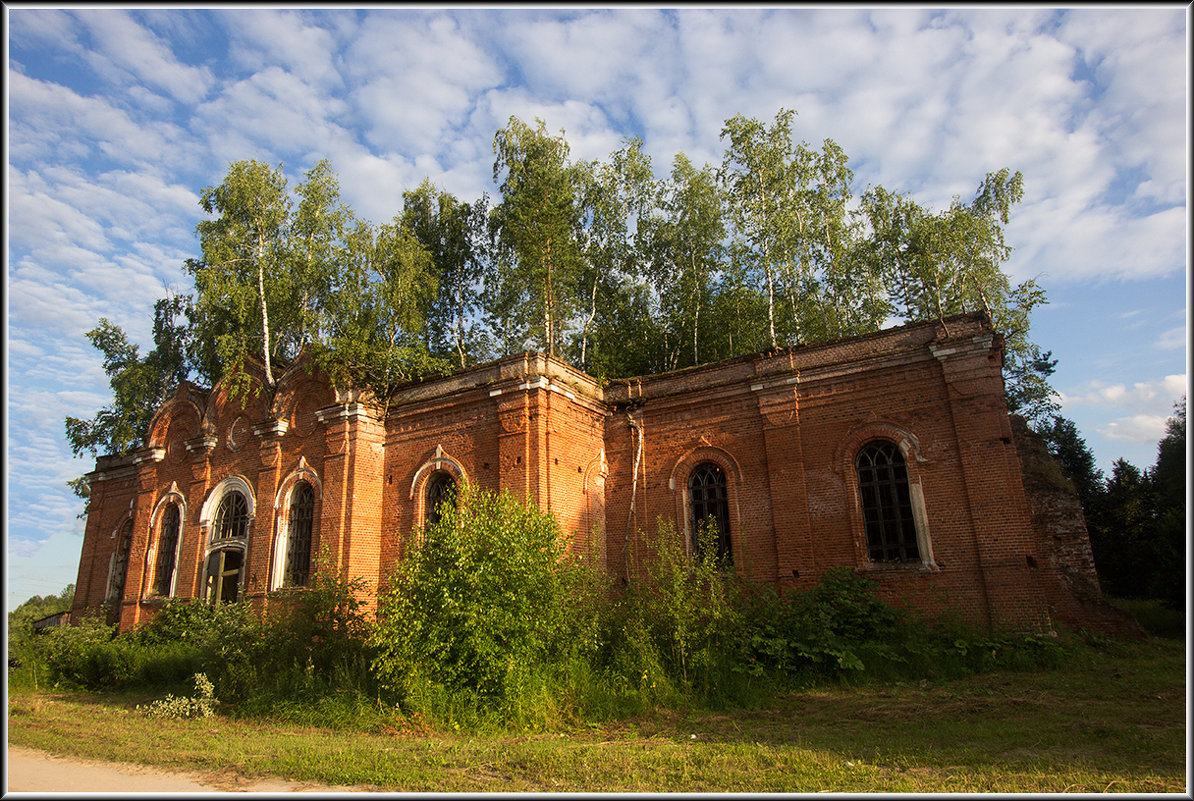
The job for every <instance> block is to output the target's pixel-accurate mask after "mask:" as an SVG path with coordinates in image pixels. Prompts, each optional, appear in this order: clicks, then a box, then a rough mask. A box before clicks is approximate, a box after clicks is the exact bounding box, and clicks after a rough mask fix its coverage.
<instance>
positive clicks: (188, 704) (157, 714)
mask: <svg viewBox="0 0 1194 801" xmlns="http://www.w3.org/2000/svg"><path fill="white" fill-rule="evenodd" d="M192 683H193V684H194V685H195V694H194V695H193V696H191V697H189V698H187V697H181V698H179V697H175V696H173V695H169V694H167V695H166V697H165V698H164V699H162V700H160V701H154V702H153V703H152V704H150V705H149V706H147V707H142V706H140V705H138V706H137V711H138V712H141V713H142V714H143V715H145V716H146V717H149V718H169V719H186V718H206V717H210V716H211V715H213V714H215V708H216V699H215V688H214V687H213V686H212V683H211V682H210V681H208V680H207V676H205V675H203V674H202V673H196V674H195V675H194V676H193V677H192Z"/></svg>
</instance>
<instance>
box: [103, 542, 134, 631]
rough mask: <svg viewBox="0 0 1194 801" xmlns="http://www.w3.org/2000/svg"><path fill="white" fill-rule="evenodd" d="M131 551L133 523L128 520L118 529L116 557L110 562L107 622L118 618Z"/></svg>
mask: <svg viewBox="0 0 1194 801" xmlns="http://www.w3.org/2000/svg"><path fill="white" fill-rule="evenodd" d="M132 549H133V521H132V520H129V521H127V522H126V523H125V524H124V527H123V528H121V529H120V539H119V540H118V541H117V543H116V555H115V558H114V559H113V560H112V573H111V576H110V580H109V582H108V597H107V599H106V600H107V602H108V603H109V604H110V605H111V606H112V608H111V609H110V610H109V621H108V622H110V623H111V622H114V621H115V620H119V618H120V608H119V607H120V602H121V601H122V600H124V582H125V579H126V578H127V577H128V572H129V553H130V552H131V551H132Z"/></svg>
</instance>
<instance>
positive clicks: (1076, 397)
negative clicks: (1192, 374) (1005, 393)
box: [1058, 375, 1186, 419]
mask: <svg viewBox="0 0 1194 801" xmlns="http://www.w3.org/2000/svg"><path fill="white" fill-rule="evenodd" d="M1185 393H1186V376H1185V375H1167V376H1165V377H1164V378H1162V379H1157V380H1154V381H1139V382H1136V383H1134V384H1132V385H1131V386H1130V387H1129V386H1127V385H1125V384H1121V383H1116V384H1105V383H1104V382H1102V381H1099V380H1097V379H1095V380H1091V381H1089V382H1087V383H1086V384H1084V385H1082V386H1081V387H1077V388H1074V389H1071V390H1067V391H1064V392H1059V393H1058V394H1059V395H1060V396H1061V403H1062V406H1064V407H1070V406H1106V405H1110V406H1120V407H1128V406H1131V407H1137V408H1140V409H1141V411H1145V412H1148V413H1149V414H1146V415H1145V416H1146V417H1147V416H1155V415H1157V414H1162V415H1163V418H1162V419H1164V418H1165V417H1168V413H1169V412H1170V410H1171V409H1172V407H1173V403H1174V401H1176V400H1177V399H1178V398H1179V397H1180V396H1182V395H1184V394H1185Z"/></svg>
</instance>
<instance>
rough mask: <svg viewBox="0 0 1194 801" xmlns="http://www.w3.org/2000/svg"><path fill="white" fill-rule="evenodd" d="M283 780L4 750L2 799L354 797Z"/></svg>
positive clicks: (339, 789)
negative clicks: (67, 795) (329, 794)
mask: <svg viewBox="0 0 1194 801" xmlns="http://www.w3.org/2000/svg"><path fill="white" fill-rule="evenodd" d="M362 789H363V788H357V787H328V786H326V785H322V784H314V783H312V782H292V781H286V780H285V779H275V778H268V779H246V778H245V777H243V776H239V775H235V774H231V773H222V772H215V773H195V772H181V773H175V772H171V771H166V770H161V769H160V768H154V767H149V766H146V765H133V764H130V763H127V762H99V761H96V760H92V759H80V758H78V757H66V756H58V755H56V754H48V753H46V752H44V751H34V750H32V749H29V748H21V747H19V746H13V745H10V746H9V747H8V787H7V790H6V794H7V793H221V792H224V793H227V792H233V793H294V792H325V793H326V792H359V791H361V790H362Z"/></svg>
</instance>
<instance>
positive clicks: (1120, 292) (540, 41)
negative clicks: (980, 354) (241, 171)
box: [5, 4, 1189, 604]
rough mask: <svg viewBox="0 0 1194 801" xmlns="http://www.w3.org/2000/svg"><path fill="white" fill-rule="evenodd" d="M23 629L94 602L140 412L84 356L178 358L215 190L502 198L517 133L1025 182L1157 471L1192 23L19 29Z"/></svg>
mask: <svg viewBox="0 0 1194 801" xmlns="http://www.w3.org/2000/svg"><path fill="white" fill-rule="evenodd" d="M5 13H6V16H7V25H6V26H5V27H6V30H7V34H8V42H7V44H8V76H7V77H8V81H7V86H8V96H7V100H8V104H7V114H8V116H7V122H8V126H7V131H6V133H7V137H8V141H7V144H8V148H7V152H8V171H7V174H6V179H7V180H6V186H5V189H6V193H7V203H6V204H5V206H6V210H7V225H6V226H5V228H6V231H7V237H8V239H7V245H8V247H7V264H6V268H7V269H6V272H7V275H6V278H7V293H6V301H7V310H6V311H7V313H6V317H5V322H6V347H7V351H6V357H7V368H8V369H7V373H6V375H7V387H6V389H7V398H6V407H7V415H6V424H7V431H6V437H5V443H6V449H7V453H6V456H7V458H6V460H5V470H6V474H7V475H6V479H7V492H6V493H5V502H6V505H7V508H6V522H7V527H6V532H7V538H8V539H7V549H8V554H7V555H8V559H7V565H8V580H9V584H8V589H7V598H8V601H9V603H10V604H16V603H20V602H21V601H23V600H25V599H26V598H28V597H30V596H31V595H34V594H39V595H46V594H49V593H52V592H57V591H58V590H60V589H62V588H63V587H64V586H65V585H66V584H67V583H68V582H72V581H74V579H75V572H76V570H77V565H78V558H79V552H80V548H81V544H82V521H80V520H77V519H76V515H77V513H78V511H79V509H80V504H79V502H78V501H77V499H75V498H74V496H73V495H72V494H71V492H70V490H69V489H68V488H67V486H66V482H67V481H68V480H69V479H71V478H74V477H76V476H79V475H81V474H83V473H85V472H87V471H88V470H90V469H91V468H92V466H93V462H92V461H91V460H84V459H79V460H75V459H73V458H72V457H71V454H70V450H69V448H68V447H67V445H66V442H65V438H64V436H63V418H64V417H66V416H67V415H73V416H76V417H83V418H87V417H91V416H93V415H94V414H95V412H96V411H97V410H98V409H99V408H100V407H101V406H103V405H105V404H106V403H108V402H109V400H110V398H109V395H108V387H107V381H106V377H105V375H104V373H103V370H102V368H101V364H100V358H99V354H98V352H97V351H95V350H94V349H92V348H91V346H90V344H89V343H88V342H87V340H86V338H85V337H84V333H85V332H86V331H87V330H89V329H90V328H92V327H93V326H94V325H95V323H96V321H97V319H98V318H99V317H101V316H105V317H108V318H109V319H111V320H112V321H114V322H115V323H117V324H118V325H120V326H122V327H124V328H125V330H126V331H128V332H129V333H130V334H131V336H132V337H133V338H134V339H135V340H136V341H138V342H140V343H141V344H142V345H143V346H145V345H150V344H152V340H151V336H150V321H151V314H152V304H153V302H154V300H155V299H157V298H159V297H162V296H163V295H165V294H166V292H167V291H168V290H178V291H186V290H187V289H188V282H187V280H186V277H185V276H184V275H183V273H182V271H181V265H182V263H183V260H184V259H186V258H187V257H190V256H195V255H196V254H197V253H198V245H197V240H196V238H195V235H194V229H195V224H196V223H197V222H198V221H199V220H200V219H201V217H202V213H201V210H200V208H199V205H198V200H199V193H200V191H201V190H202V189H203V188H204V187H207V186H211V185H214V184H218V183H219V182H220V180H221V179H222V177H223V175H224V173H225V171H226V169H227V166H228V164H229V163H230V162H233V161H237V160H242V159H258V160H262V161H266V162H269V163H272V164H278V163H282V164H284V165H285V170H286V173H287V175H288V176H289V177H290V179H291V183H292V185H293V184H294V183H296V182H297V181H296V179H297V178H298V177H299V176H300V175H301V174H302V173H303V172H304V171H305V170H307V169H308V168H310V167H311V166H312V165H313V164H314V163H315V162H316V161H318V160H319V159H321V158H328V159H330V160H331V161H332V164H333V167H334V168H335V170H336V172H337V173H338V175H339V177H340V180H341V184H342V189H343V192H344V196H345V199H346V200H347V202H348V203H349V204H350V205H351V206H352V207H353V208H354V209H356V211H357V212H358V213H360V214H361V215H363V216H364V217H366V218H367V219H370V220H371V221H373V222H378V223H379V222H386V221H388V220H389V219H390V218H391V217H392V216H393V215H394V214H395V213H397V212H398V211H399V210H400V207H401V196H402V192H403V190H404V189H412V188H414V187H415V186H417V185H418V183H420V182H421V181H422V180H423V178H425V177H430V178H431V179H432V180H433V181H434V182H436V183H437V184H439V185H440V186H442V187H444V188H446V189H447V190H449V191H451V192H453V193H455V194H456V195H457V196H459V197H461V198H462V199H471V198H474V197H477V196H479V195H480V193H481V192H483V191H489V192H490V193H491V194H493V193H494V190H493V187H492V185H491V174H492V165H493V150H492V143H493V136H494V133H495V131H497V130H498V129H499V128H500V127H502V126H504V125H505V124H506V122H507V120H508V119H509V118H510V116H511V115H514V116H518V117H519V118H521V119H523V120H525V121H528V122H531V121H533V120H534V119H535V118H537V117H538V118H542V119H543V120H544V121H545V122H546V123H547V125H548V127H549V128H550V129H551V130H553V131H558V130H560V129H563V130H564V131H565V133H566V136H567V140H568V142H569V144H570V145H571V148H572V154H573V156H574V157H576V158H584V159H596V158H605V157H607V156H608V155H609V153H610V152H611V151H612V150H614V149H616V148H617V147H618V146H619V145H620V143H621V141H622V140H623V138H624V137H627V136H638V137H640V138H641V139H642V140H643V142H644V144H645V149H646V151H647V152H648V153H649V154H650V155H651V156H652V158H653V160H654V164H655V168H656V172H657V173H658V174H661V175H662V174H663V173H665V172H666V171H668V170H669V169H670V166H671V161H672V158H673V157H674V156H675V155H676V154H677V153H679V152H684V153H685V154H687V155H688V156H689V157H690V158H691V159H692V160H693V161H695V162H696V163H698V164H699V163H702V162H704V161H711V162H718V161H720V159H721V154H722V152H723V147H722V142H721V141H720V138H719V135H720V131H721V127H722V123H723V122H724V121H725V120H726V119H727V118H729V117H731V116H733V115H735V114H743V115H746V116H751V117H757V118H759V119H761V120H764V121H770V120H771V119H773V118H774V116H775V114H776V112H777V111H778V110H779V109H781V108H792V109H795V110H796V111H797V117H796V119H795V133H796V136H797V137H798V138H800V139H804V140H806V141H808V142H810V143H813V144H816V143H819V142H820V141H821V140H822V139H824V138H826V137H831V138H833V139H835V140H836V141H837V142H838V143H839V144H840V145H841V146H842V147H843V148H844V150H845V151H846V153H847V154H849V155H850V157H851V166H852V167H853V169H854V172H855V177H856V181H857V187H856V188H857V191H859V192H861V191H862V190H863V189H865V188H866V187H867V186H868V185H876V184H882V185H883V186H885V187H887V188H888V189H892V190H896V191H901V192H906V193H910V194H912V195H913V196H914V197H915V198H916V199H917V200H919V201H920V202H921V203H922V204H929V205H932V206H934V207H935V208H941V207H943V206H945V205H946V204H948V202H949V200H950V198H951V197H953V196H955V195H957V196H961V197H962V198H963V199H969V198H970V197H971V196H972V194H973V192H974V191H975V189H976V187H977V186H978V184H979V182H980V181H981V180H982V179H983V177H984V175H985V174H986V173H987V172H989V171H993V170H996V169H999V168H1001V167H1008V168H1011V169H1012V170H1020V171H1021V172H1023V174H1024V179H1025V188H1026V192H1025V198H1024V202H1023V203H1022V204H1021V205H1020V206H1019V207H1018V208H1017V209H1016V211H1015V216H1014V219H1013V221H1012V224H1011V225H1010V227H1009V230H1008V238H1009V242H1010V244H1012V245H1013V246H1014V248H1015V251H1014V253H1013V256H1012V259H1011V261H1010V262H1009V264H1008V265H1007V269H1008V271H1009V272H1010V273H1011V274H1012V276H1013V279H1014V280H1016V281H1020V280H1024V279H1027V278H1036V279H1037V281H1038V283H1040V284H1041V285H1042V286H1043V287H1044V288H1045V289H1046V290H1047V291H1048V294H1049V298H1050V301H1051V303H1050V305H1049V306H1047V307H1045V308H1043V309H1041V310H1039V311H1038V312H1037V314H1036V316H1035V319H1034V323H1033V338H1034V340H1035V341H1036V342H1038V343H1039V344H1040V345H1041V346H1042V347H1043V348H1045V349H1047V350H1051V351H1052V352H1053V355H1054V357H1056V358H1057V359H1058V360H1059V364H1058V368H1057V372H1056V373H1055V375H1054V385H1055V387H1056V388H1057V390H1058V391H1059V393H1060V395H1061V399H1062V413H1063V414H1064V415H1066V416H1067V417H1069V418H1071V419H1073V420H1074V421H1075V422H1077V424H1078V426H1079V428H1080V429H1081V432H1082V434H1083V435H1084V436H1085V437H1086V440H1087V443H1088V444H1089V445H1090V447H1091V448H1092V449H1093V451H1094V453H1095V455H1096V457H1097V459H1098V462H1099V465H1100V466H1101V467H1102V468H1103V469H1104V470H1109V468H1110V465H1111V462H1112V461H1113V460H1114V459H1116V458H1119V457H1124V458H1126V459H1128V460H1129V461H1131V462H1133V463H1134V464H1136V465H1138V466H1140V467H1147V466H1151V465H1152V464H1153V462H1154V460H1155V453H1156V443H1157V440H1158V439H1159V438H1160V437H1161V436H1162V435H1163V433H1164V422H1165V419H1166V417H1167V416H1168V415H1169V414H1170V412H1171V410H1172V407H1173V404H1174V403H1175V402H1176V401H1178V400H1179V398H1181V396H1182V395H1183V394H1184V393H1185V391H1186V382H1187V350H1188V348H1187V328H1186V314H1187V312H1186V297H1187V292H1186V289H1187V283H1186V282H1187V270H1186V266H1187V222H1186V218H1187V209H1186V197H1187V182H1186V176H1187V173H1188V169H1187V139H1186V137H1187V117H1186V115H1187V93H1188V84H1187V75H1188V72H1189V64H1188V63H1187V60H1186V47H1187V36H1188V33H1187V26H1188V17H1187V11H1186V9H1185V8H1182V7H1180V6H1168V7H1153V8H1149V7H1146V6H1133V7H1132V8H1131V9H1130V10H1127V9H1117V8H1113V7H1108V6H1091V7H1087V8H1081V9H1078V10H1069V11H1055V10H1050V9H1046V8H1040V7H1027V8H1005V9H996V8H984V7H969V8H966V9H964V10H951V9H908V8H896V9H887V10H869V9H865V8H857V9H846V8H843V9H824V10H814V9H805V8H800V7H791V8H785V7H778V6H769V7H765V8H762V9H742V10H739V9H737V8H735V9H732V10H731V9H724V10H722V9H716V8H685V9H681V10H663V9H652V8H638V7H635V8H632V7H624V8H614V9H585V8H580V7H572V8H566V9H564V10H552V9H548V8H536V9H530V10H526V9H500V8H490V9H482V10H434V9H430V10H418V9H411V8H402V7H397V8H393V9H388V8H384V7H379V6H374V7H371V8H369V9H368V10H361V11H354V10H335V11H320V10H280V9H260V10H253V9H240V8H235V7H229V8H224V9H219V10H199V9H187V8H182V9H162V10H154V9H144V10H121V9H78V10H57V9H45V8H41V9H39V8H33V7H22V6H21V5H20V4H16V5H13V6H10V7H8V8H6V10H5Z"/></svg>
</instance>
